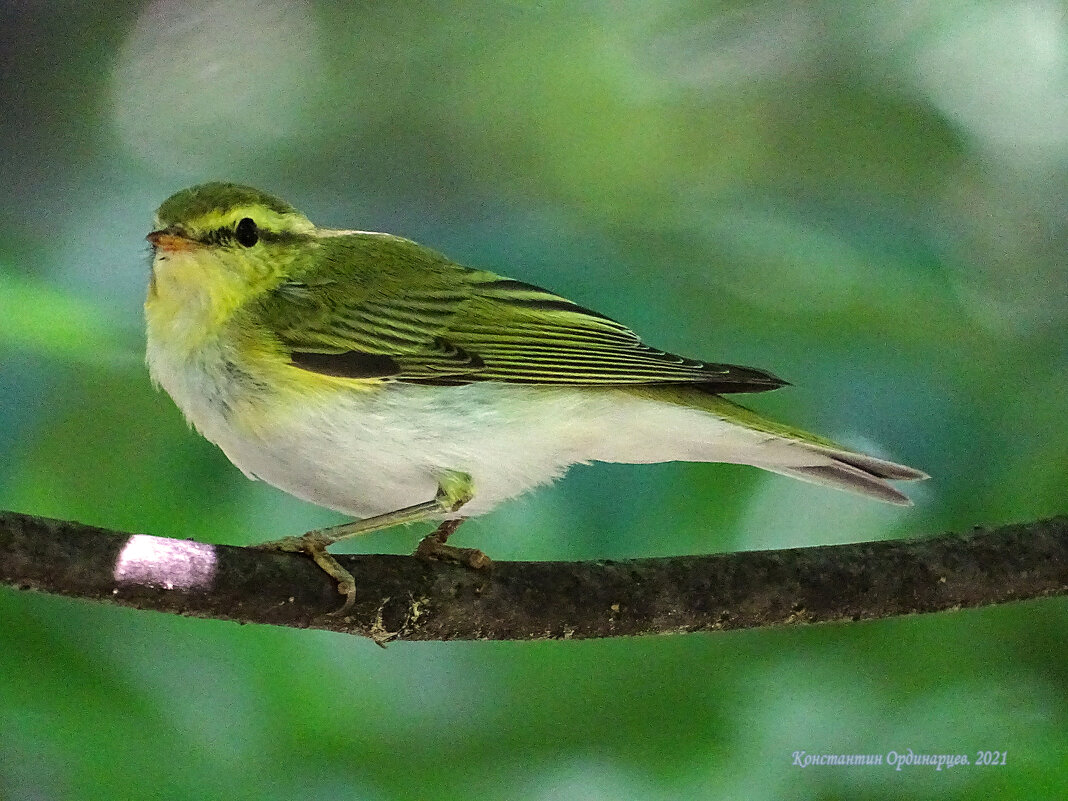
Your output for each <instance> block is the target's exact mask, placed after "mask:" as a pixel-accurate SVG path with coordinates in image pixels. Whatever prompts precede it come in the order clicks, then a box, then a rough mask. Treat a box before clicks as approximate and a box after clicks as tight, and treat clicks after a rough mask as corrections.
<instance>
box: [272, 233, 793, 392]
mask: <svg viewBox="0 0 1068 801" xmlns="http://www.w3.org/2000/svg"><path fill="white" fill-rule="evenodd" d="M376 244H377V245H378V246H379V247H376V248H372V249H369V250H367V253H366V255H359V254H363V252H364V251H363V249H356V250H355V251H354V250H353V249H352V248H350V249H349V250H347V251H345V254H346V260H347V261H351V260H353V259H357V258H367V259H376V260H379V261H381V260H383V259H385V260H386V262H384V263H388V264H389V269H381V268H379V269H374V270H368V271H360V272H358V273H356V274H353V275H349V276H344V277H341V276H336V275H335V276H333V277H331V278H330V279H326V280H318V281H317V280H315V278H314V277H311V276H305V277H304V278H303V279H299V278H298V279H295V280H292V281H287V282H286V283H283V284H282V285H281V286H279V287H278V288H277V289H276V290H275V291H274V292H272V293H271V294H270V296H269V297H268V298H266V299H265V300H264V301H263V302H262V303H261V306H260V310H259V317H260V319H261V320H262V321H264V322H265V323H266V324H267V326H268V327H269V328H270V329H271V330H272V332H273V333H274V335H275V336H276V337H277V338H278V340H279V341H280V342H281V344H282V346H283V347H284V348H286V349H287V350H288V351H289V353H290V359H291V361H292V363H293V364H294V365H296V366H298V367H301V368H304V369H307V370H312V371H315V372H320V373H325V374H328V375H334V376H340V377H348V378H356V379H384V380H392V381H403V382H414V383H428V384H467V383H472V382H475V381H499V382H506V383H521V384H541V385H545V384H550V385H571V386H609V385H640V384H647V385H648V384H694V385H700V386H701V387H702V388H703V389H707V390H708V391H712V392H717V393H719V392H760V391H764V390H769V389H775V388H777V387H780V386H782V385H784V384H785V383H786V382H784V381H782V380H781V379H778V378H776V377H775V376H773V375H771V374H769V373H766V372H763V371H761V370H755V369H752V368H748V367H739V366H736V365H727V364H710V363H707V362H701V361H696V360H694V359H686V358H683V357H681V356H675V355H673V354H670V353H666V352H664V351H661V350H657V349H655V348H651V347H649V346H648V345H645V344H644V343H642V341H641V340H640V339H639V338H638V336H637V335H636V334H635V333H634V332H633V331H631V330H630V329H628V328H627V327H626V326H624V325H622V324H620V323H618V322H616V321H615V320H612V319H609V318H608V317H605V316H604V315H602V314H599V313H597V312H595V311H591V310H590V309H586V308H583V307H582V306H579V305H578V304H576V303H573V302H571V301H569V300H567V299H566V298H563V297H560V296H559V295H555V294H553V293H552V292H549V291H547V290H544V289H541V288H540V287H536V286H533V285H531V284H526V283H523V282H520V281H513V280H511V279H508V278H502V277H501V276H498V275H495V274H494V273H490V272H486V271H480V270H469V269H467V268H464V267H460V266H459V265H456V264H453V263H451V262H448V261H447V260H445V259H444V258H443V257H440V256H438V255H437V254H435V253H433V251H428V250H426V249H424V248H421V247H420V246H418V245H415V244H414V243H411V242H408V241H407V240H400V239H396V238H393V237H389V238H386V237H381V238H380V239H379V240H378V242H377V243H376ZM381 248H385V252H383V251H382V249H381ZM401 257H403V258H401ZM406 278H407V280H405V279H406ZM339 282H341V283H339Z"/></svg>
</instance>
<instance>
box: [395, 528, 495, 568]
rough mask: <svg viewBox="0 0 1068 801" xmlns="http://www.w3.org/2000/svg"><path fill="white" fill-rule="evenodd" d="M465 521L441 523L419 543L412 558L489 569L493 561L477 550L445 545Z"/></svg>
mask: <svg viewBox="0 0 1068 801" xmlns="http://www.w3.org/2000/svg"><path fill="white" fill-rule="evenodd" d="M466 519H467V518H466V517H457V518H456V519H455V520H445V521H443V522H442V524H441V525H440V526H438V527H437V528H436V529H434V531H433V532H432V533H430V534H427V535H426V536H425V537H423V539H421V540H420V541H419V545H418V546H416V549H415V550H414V551H413V552H412V556H418V557H419V558H420V559H444V560H446V561H449V562H457V563H458V564H461V565H467V566H468V567H473V568H475V569H480V568H483V567H489V566H490V565H491V564H493V560H492V559H490V558H489V557H488V556H486V554H484V553H482V551H480V550H479V549H478V548H457V547H456V546H455V545H446V544H445V541H446V540H447V539H448V538H449V537H450V536H451V535H452V532H454V531H456V529H458V528H459V527H460V524H461V523H462V522H464V521H465V520H466Z"/></svg>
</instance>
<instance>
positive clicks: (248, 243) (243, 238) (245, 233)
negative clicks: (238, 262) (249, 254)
mask: <svg viewBox="0 0 1068 801" xmlns="http://www.w3.org/2000/svg"><path fill="white" fill-rule="evenodd" d="M234 236H235V237H236V238H237V241H238V242H239V243H240V244H242V245H244V246H245V247H247V248H250V247H252V246H253V245H255V244H256V243H257V242H259V241H260V232H259V229H258V228H257V227H256V221H255V220H253V219H252V218H251V217H245V218H243V219H242V220H241V222H239V223H238V224H237V228H235V229H234Z"/></svg>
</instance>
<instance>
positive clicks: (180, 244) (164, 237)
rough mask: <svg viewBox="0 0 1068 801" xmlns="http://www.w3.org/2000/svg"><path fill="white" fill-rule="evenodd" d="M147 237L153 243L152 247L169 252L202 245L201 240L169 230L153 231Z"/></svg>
mask: <svg viewBox="0 0 1068 801" xmlns="http://www.w3.org/2000/svg"><path fill="white" fill-rule="evenodd" d="M145 239H147V240H148V241H149V242H151V243H152V247H154V248H156V249H157V250H163V251H166V252H168V253H177V252H179V251H186V250H193V249H195V248H198V247H200V243H199V242H194V241H193V240H192V239H186V238H185V237H184V236H179V235H178V234H175V233H171V232H170V231H169V230H164V231H153V232H152V233H150V234H149V235H148V236H146V237H145Z"/></svg>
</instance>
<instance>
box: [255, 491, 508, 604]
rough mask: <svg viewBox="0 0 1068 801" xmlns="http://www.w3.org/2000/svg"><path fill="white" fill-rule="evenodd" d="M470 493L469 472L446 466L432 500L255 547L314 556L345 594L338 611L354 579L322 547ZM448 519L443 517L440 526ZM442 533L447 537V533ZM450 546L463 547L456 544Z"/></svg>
mask: <svg viewBox="0 0 1068 801" xmlns="http://www.w3.org/2000/svg"><path fill="white" fill-rule="evenodd" d="M472 494H473V493H472V485H471V476H469V475H468V474H467V473H460V472H458V471H455V470H448V471H446V472H445V473H443V474H442V476H441V478H440V479H439V481H438V492H437V495H436V496H435V497H434V500H432V501H424V502H423V503H417V504H414V505H412V506H406V507H404V508H403V509H397V510H396V511H393V512H386V513H385V514H381V515H375V516H374V517H367V518H364V519H363V520H354V521H352V522H351V523H342V524H341V525H339V526H330V527H328V528H320V529H315V530H314V531H309V532H308V533H306V534H302V535H301V536H299V537H283V538H282V539H280V540H272V541H271V542H264V543H260V544H259V545H256V546H255V547H256V548H259V549H261V550H267V551H284V552H287V553H306V554H307V555H308V556H310V557H311V558H312V559H314V560H315V564H317V565H319V567H321V568H322V569H323V570H324V571H325V572H326V573H327V574H329V575H330V576H332V577H333V578H334V579H335V580H336V581H337V591H338V592H339V593H341V594H342V595H344V596H345V603H344V604H342V605H341V608H340V609H338V610H337V611H336V612H335V613H334V614H341V613H342V612H344V611H346V610H347V609H348V608H349V607H350V606H352V603H353V601H355V600H356V580H355V579H354V578H353V577H352V574H351V573H350V572H349V571H348V570H346V569H345V568H343V567H342V566H341V563H340V562H338V561H337V559H335V558H334V557H333V555H332V554H330V553H329V552H327V550H326V549H327V548H328V547H330V546H331V545H333V544H334V543H335V542H338V541H339V540H344V539H348V538H349V537H356V536H358V535H360V534H369V533H370V532H372V531H381V530H382V529H384V528H392V527H393V526H398V525H401V524H403V523H418V522H420V521H423V520H428V519H431V518H434V517H437V516H438V515H440V514H441V513H442V512H455V511H456V510H458V509H459V508H460V507H461V506H463V505H464V504H465V503H467V502H468V501H469V500H471V497H472ZM452 522H453V521H448V520H447V521H445V523H443V524H442V526H444V525H445V524H446V523H452ZM459 522H460V521H456V524H455V525H453V526H452V529H455V528H456V525H459ZM452 529H450V530H449V533H452ZM445 537H446V538H447V537H448V534H446V535H445ZM442 543H444V539H442ZM443 547H445V548H449V546H446V545H443ZM454 550H463V549H459V548H457V549H454ZM468 550H474V549H468ZM483 556H484V555H483ZM484 558H485V556H484ZM487 561H488V559H487Z"/></svg>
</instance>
